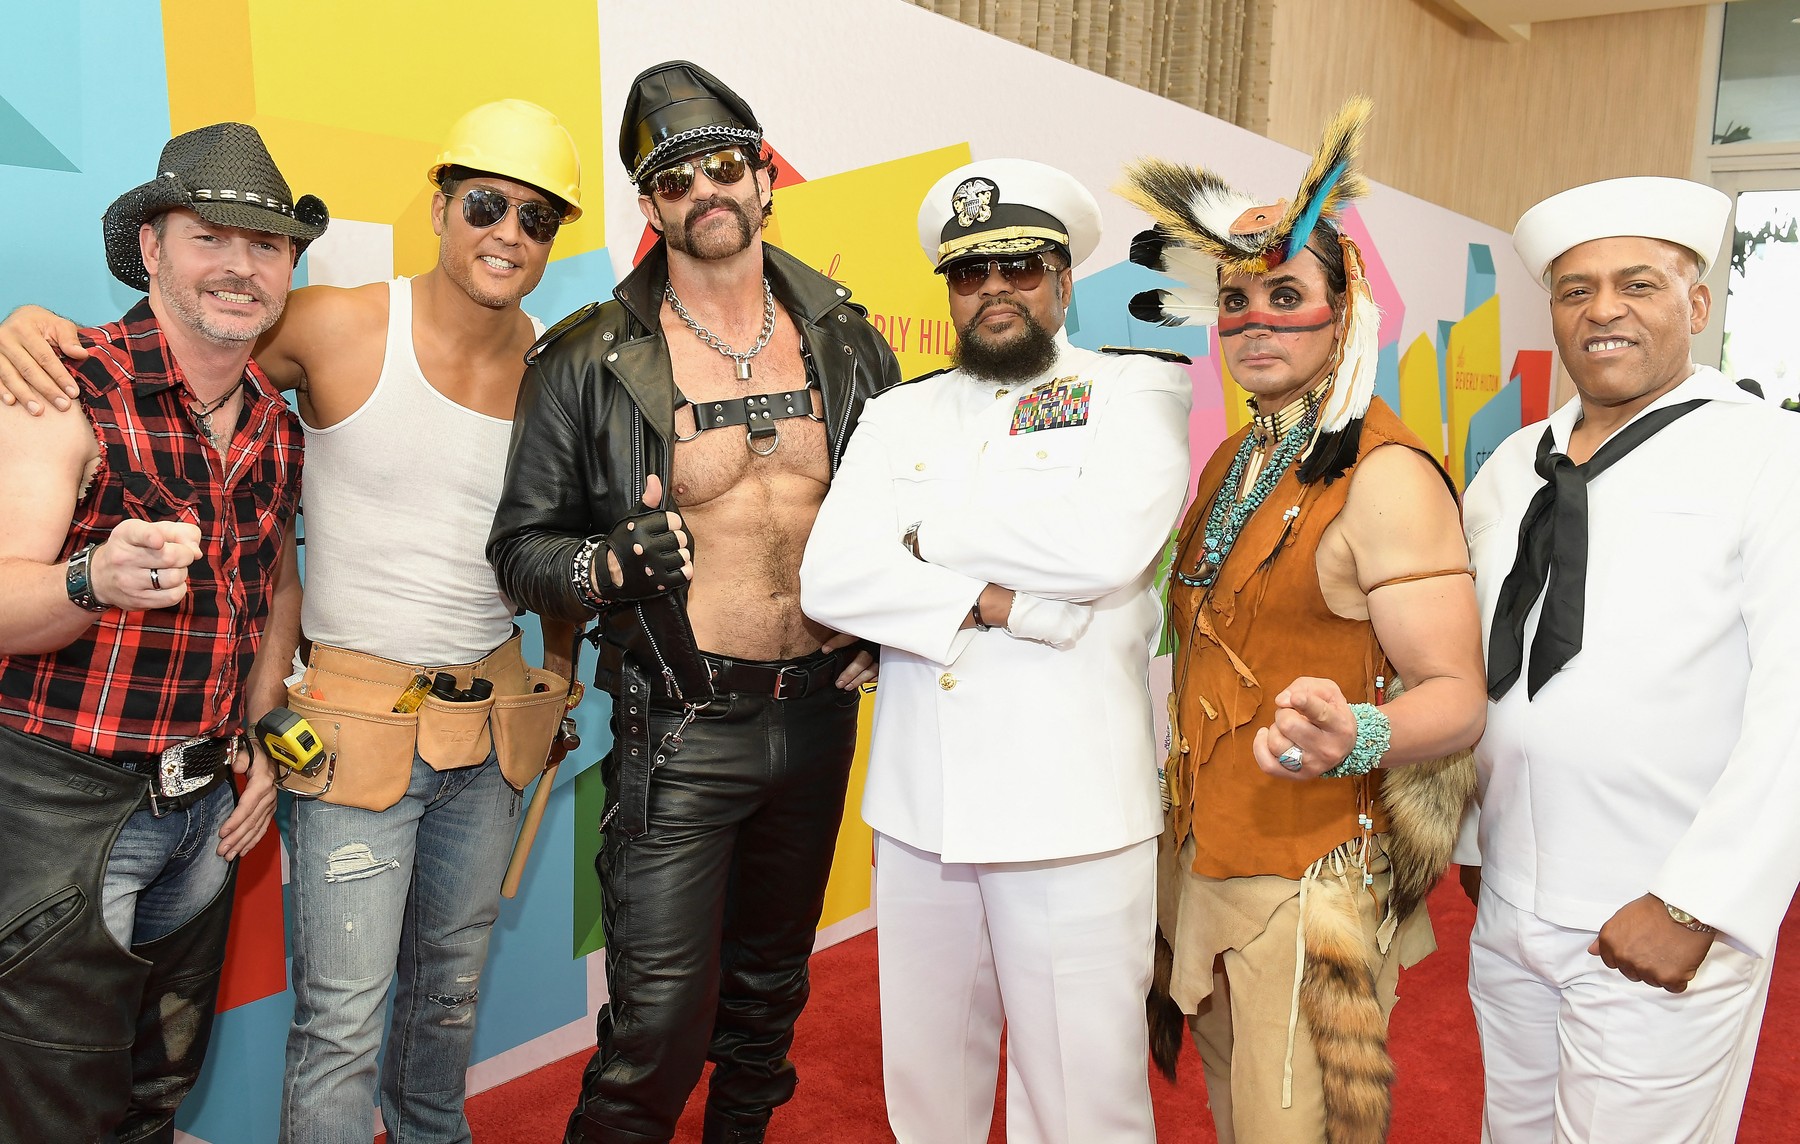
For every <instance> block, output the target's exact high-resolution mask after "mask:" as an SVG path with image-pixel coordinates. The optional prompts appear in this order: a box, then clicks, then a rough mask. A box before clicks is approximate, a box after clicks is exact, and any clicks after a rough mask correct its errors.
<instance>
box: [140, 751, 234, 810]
mask: <svg viewBox="0 0 1800 1144" xmlns="http://www.w3.org/2000/svg"><path fill="white" fill-rule="evenodd" d="M237 744H238V739H237V736H235V735H233V736H230V737H228V738H223V739H219V738H198V739H189V740H187V741H186V742H182V743H177V744H175V745H174V746H173V747H170V748H168V749H167V750H165V751H163V752H162V753H161V754H156V755H151V754H126V755H115V756H114V757H113V758H112V760H111V761H112V762H113V763H114V764H115V765H117V766H119V767H121V768H123V769H124V770H127V771H130V772H131V773H132V774H136V775H143V776H144V777H145V778H147V779H149V780H150V789H149V790H148V791H146V792H145V793H144V797H145V799H146V800H148V802H149V804H150V813H151V814H153V815H155V816H156V817H158V818H161V817H162V816H163V815H165V814H168V813H169V812H170V811H175V810H186V809H187V808H188V807H190V806H192V805H194V804H195V803H197V802H199V801H200V800H201V799H203V798H205V797H206V796H207V795H209V794H211V793H212V791H213V788H214V787H216V786H218V785H219V784H220V783H221V782H223V781H225V774H226V769H227V767H228V765H229V764H230V762H231V758H232V755H233V754H235V753H236V751H237Z"/></svg>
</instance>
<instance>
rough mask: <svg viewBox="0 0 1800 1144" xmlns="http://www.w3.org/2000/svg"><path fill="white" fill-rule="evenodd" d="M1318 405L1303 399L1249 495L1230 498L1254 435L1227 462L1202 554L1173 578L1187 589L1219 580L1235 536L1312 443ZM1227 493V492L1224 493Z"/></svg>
mask: <svg viewBox="0 0 1800 1144" xmlns="http://www.w3.org/2000/svg"><path fill="white" fill-rule="evenodd" d="M1319 404H1320V403H1319V402H1318V401H1316V400H1312V395H1311V394H1308V395H1307V400H1306V414H1305V415H1304V416H1303V417H1301V418H1300V420H1299V421H1298V422H1297V423H1296V424H1295V425H1294V426H1293V427H1292V428H1291V429H1289V430H1288V431H1287V432H1286V433H1283V434H1282V436H1281V444H1280V445H1278V446H1277V447H1276V449H1275V453H1274V455H1273V456H1271V457H1270V458H1269V463H1268V464H1266V465H1264V466H1263V468H1262V471H1261V472H1260V473H1258V474H1257V476H1256V483H1255V484H1254V485H1252V486H1251V487H1250V491H1249V493H1247V494H1246V495H1245V496H1243V497H1242V498H1235V499H1234V498H1233V497H1232V496H1231V495H1230V494H1231V493H1232V492H1235V491H1236V490H1237V489H1238V488H1239V487H1240V485H1241V484H1242V482H1243V479H1244V470H1245V469H1246V468H1247V467H1248V466H1249V464H1250V458H1251V455H1252V454H1253V453H1254V452H1255V451H1256V448H1257V434H1255V433H1249V434H1246V435H1245V437H1244V441H1243V444H1241V445H1239V446H1238V451H1237V455H1236V456H1235V457H1233V458H1232V460H1231V469H1230V470H1229V471H1228V472H1227V473H1226V474H1225V483H1224V484H1222V485H1220V486H1219V491H1218V493H1217V494H1215V495H1214V496H1213V502H1212V508H1211V509H1210V510H1209V511H1208V512H1207V514H1206V529H1205V533H1204V535H1203V536H1202V538H1201V545H1202V549H1203V550H1202V552H1201V554H1200V557H1199V559H1197V560H1195V561H1194V570H1193V572H1192V573H1191V574H1190V573H1186V572H1182V571H1181V570H1180V569H1179V568H1178V569H1176V572H1175V578H1176V579H1177V580H1180V581H1181V582H1182V583H1183V584H1186V585H1187V586H1188V587H1190V588H1210V587H1212V586H1213V582H1214V581H1216V580H1217V579H1218V578H1219V569H1220V568H1222V567H1224V564H1225V558H1226V557H1227V556H1229V555H1231V549H1232V546H1233V545H1235V544H1236V543H1237V539H1238V535H1239V534H1240V533H1242V532H1243V531H1244V525H1245V524H1247V523H1249V520H1250V518H1251V517H1252V516H1253V515H1255V513H1256V510H1257V509H1259V508H1261V507H1262V503H1263V502H1264V501H1266V500H1268V499H1269V494H1270V493H1272V492H1274V491H1275V486H1276V485H1277V484H1279V483H1280V481H1281V478H1282V475H1283V474H1285V473H1286V472H1287V471H1288V467H1289V466H1291V465H1292V464H1293V463H1294V458H1296V457H1298V456H1299V455H1300V452H1301V450H1303V449H1305V448H1306V445H1307V442H1309V441H1311V440H1312V434H1313V429H1314V428H1315V427H1316V426H1317V425H1318V423H1319ZM1228 490H1229V492H1228Z"/></svg>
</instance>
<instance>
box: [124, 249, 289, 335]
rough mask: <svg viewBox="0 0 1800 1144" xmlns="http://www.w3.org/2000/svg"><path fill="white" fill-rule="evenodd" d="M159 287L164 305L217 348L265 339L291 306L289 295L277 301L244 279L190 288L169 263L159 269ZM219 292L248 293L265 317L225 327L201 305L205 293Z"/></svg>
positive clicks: (227, 277)
mask: <svg viewBox="0 0 1800 1144" xmlns="http://www.w3.org/2000/svg"><path fill="white" fill-rule="evenodd" d="M156 285H157V290H158V292H159V293H160V294H161V295H162V300H163V304H164V305H166V306H167V307H168V308H169V310H170V311H171V312H172V313H173V314H174V315H175V316H176V317H177V318H179V319H180V320H181V322H182V324H183V325H185V326H188V327H189V328H190V329H192V330H194V332H196V333H198V334H199V335H200V336H201V337H203V338H205V339H206V340H207V341H209V342H212V343H214V344H215V345H233V344H241V343H244V342H254V341H255V340H256V339H257V338H260V337H262V336H263V334H264V333H266V332H267V331H268V329H269V327H270V326H273V325H274V324H275V323H276V322H277V321H279V320H280V319H281V311H282V309H283V307H284V306H285V305H286V303H287V298H286V296H285V295H284V296H282V297H280V298H276V297H274V296H272V295H271V294H269V293H268V292H267V291H265V290H261V289H259V288H258V287H257V286H256V284H255V283H254V282H251V281H249V280H248V279H244V278H237V277H233V276H231V275H225V276H224V277H221V278H214V279H212V280H210V281H207V282H201V283H198V284H193V285H190V284H189V283H188V282H186V281H185V280H183V279H182V278H181V277H180V276H179V275H178V274H177V273H176V271H175V268H174V267H173V266H172V265H170V263H169V262H168V261H166V260H165V261H164V262H163V263H162V264H161V265H160V266H158V267H157V268H156ZM215 290H223V291H225V292H227V293H230V294H248V295H249V296H250V297H252V298H254V299H256V301H257V302H258V303H260V304H261V305H262V317H261V318H259V319H257V320H256V321H255V322H254V323H248V324H246V323H236V324H232V325H225V324H223V323H221V322H220V321H219V320H218V319H217V318H215V317H214V316H213V315H211V314H209V313H207V312H206V307H205V306H204V305H203V304H202V303H201V301H200V296H201V295H202V294H207V293H211V292H212V291H215Z"/></svg>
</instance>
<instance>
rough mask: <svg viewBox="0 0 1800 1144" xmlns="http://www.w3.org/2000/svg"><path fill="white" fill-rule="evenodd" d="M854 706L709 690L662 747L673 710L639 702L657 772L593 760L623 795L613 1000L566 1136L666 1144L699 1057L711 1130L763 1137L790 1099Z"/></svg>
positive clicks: (605, 902) (611, 962)
mask: <svg viewBox="0 0 1800 1144" xmlns="http://www.w3.org/2000/svg"><path fill="white" fill-rule="evenodd" d="M857 702H858V694H857V692H856V691H854V690H852V691H848V692H845V691H841V690H839V689H838V688H836V687H831V686H825V687H823V688H821V689H820V690H819V691H817V692H815V693H813V694H809V695H807V696H805V697H803V698H798V699H780V700H777V699H770V698H767V697H762V696H749V695H735V696H721V697H720V698H718V699H716V700H714V701H713V702H712V703H711V704H709V705H708V706H706V707H705V708H703V709H701V712H700V713H699V715H698V716H697V717H696V718H695V720H694V722H693V723H692V724H691V725H690V726H689V727H688V728H687V730H686V731H685V732H684V733H683V737H682V743H681V746H680V748H679V749H678V750H674V751H670V750H668V748H667V746H664V747H660V748H659V747H658V746H657V745H658V744H659V743H660V742H662V739H663V735H664V734H665V733H666V732H668V731H671V730H673V729H674V728H675V727H676V726H677V725H679V723H680V716H679V715H678V714H675V713H666V714H665V713H663V712H653V713H652V718H651V723H652V726H651V736H650V743H651V746H652V749H653V754H654V753H656V752H659V751H660V753H661V754H662V757H663V762H662V764H661V765H660V766H659V767H657V768H656V769H655V770H654V771H650V770H649V768H626V769H625V772H624V773H623V774H621V770H620V767H619V765H618V761H617V759H616V758H615V757H614V756H612V755H609V756H608V757H607V758H606V759H604V760H602V762H601V767H602V768H603V769H602V772H601V773H602V776H603V777H604V779H605V782H606V812H607V813H612V812H613V810H614V807H615V806H616V805H618V804H621V803H622V804H624V805H623V809H622V810H621V811H620V812H619V813H618V814H617V815H616V816H615V817H614V819H613V820H612V821H611V823H610V824H609V825H608V827H607V829H606V833H605V838H604V840H603V843H602V847H601V851H600V856H599V858H598V859H597V860H596V862H595V868H596V869H597V870H598V871H599V874H600V889H601V919H602V922H603V923H604V926H605V930H606V951H605V958H606V981H607V987H608V993H609V1000H608V1001H607V1003H606V1005H605V1006H604V1007H602V1008H601V1010H600V1019H599V1022H598V1027H597V1030H596V1033H597V1038H596V1039H597V1041H598V1045H597V1047H596V1049H595V1052H594V1055H593V1057H592V1059H590V1060H589V1062H588V1065H587V1069H586V1071H585V1073H584V1074H583V1075H582V1084H581V1097H580V1100H579V1103H578V1104H577V1105H576V1108H575V1112H574V1114H573V1115H572V1116H571V1117H570V1119H569V1130H568V1135H567V1137H566V1138H565V1139H566V1141H567V1142H568V1144H652V1142H655V1144H661V1142H663V1141H667V1140H669V1139H670V1138H671V1137H672V1136H673V1135H674V1132H675V1122H676V1120H677V1118H678V1117H679V1116H680V1115H681V1110H682V1107H683V1105H684V1104H685V1103H686V1102H687V1097H688V1093H689V1092H691V1091H692V1090H693V1087H694V1084H695V1082H696V1081H698V1079H699V1077H700V1071H701V1068H702V1066H703V1065H704V1063H705V1062H706V1061H707V1060H711V1061H712V1062H713V1073H712V1079H711V1083H710V1087H709V1089H708V1093H707V1109H706V1133H707V1139H708V1140H732V1141H735V1140H749V1141H755V1140H761V1139H762V1128H763V1126H764V1125H766V1124H767V1122H768V1119H769V1115H770V1113H771V1111H772V1110H773V1109H774V1108H775V1106H776V1105H779V1104H781V1103H783V1102H784V1101H786V1100H788V1099H789V1098H790V1097H792V1096H793V1094H794V1084H795V1077H794V1066H793V1063H792V1062H791V1061H789V1060H788V1059H787V1051H788V1048H789V1046H790V1045H792V1044H793V1039H794V1021H795V1019H796V1018H798V1017H799V1015H800V1010H801V1008H802V1007H803V1006H804V1005H805V1004H806V996H807V989H808V982H807V968H806V965H807V959H808V957H809V956H810V955H811V953H812V947H813V936H814V933H815V931H816V930H817V928H818V924H819V914H820V911H821V910H822V909H823V906H824V899H825V882H826V878H827V876H828V875H829V874H830V871H831V862H832V856H833V854H834V852H835V849H836V845H837V833H838V824H839V822H840V821H841V820H842V818H843V813H844V788H845V784H846V782H847V780H848V778H849V773H850V762H851V757H852V755H853V754H854V753H855V749H856V713H857ZM615 722H616V720H615ZM646 775H647V778H646V777H645V776H646ZM640 812H641V813H640Z"/></svg>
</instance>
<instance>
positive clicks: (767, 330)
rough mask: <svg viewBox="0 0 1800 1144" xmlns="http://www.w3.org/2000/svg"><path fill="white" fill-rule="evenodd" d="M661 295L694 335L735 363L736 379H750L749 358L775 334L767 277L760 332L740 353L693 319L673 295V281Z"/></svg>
mask: <svg viewBox="0 0 1800 1144" xmlns="http://www.w3.org/2000/svg"><path fill="white" fill-rule="evenodd" d="M663 297H665V298H667V299H668V300H669V305H670V306H672V307H674V309H675V316H676V317H678V318H680V319H681V320H682V321H683V322H686V323H687V328H688V329H690V330H692V331H694V336H695V337H697V338H699V339H700V340H701V341H703V342H705V343H706V344H707V345H709V346H711V347H712V348H713V349H715V350H718V351H719V352H720V353H722V354H724V355H725V356H726V357H728V358H730V359H731V360H732V361H734V362H736V363H737V379H738V380H739V381H749V380H750V359H751V358H753V357H755V356H756V355H757V354H759V353H762V351H763V347H764V346H766V345H768V344H769V339H770V338H771V337H773V336H774V335H775V292H774V291H773V290H771V289H769V280H768V279H767V278H764V279H763V324H762V334H761V335H760V336H759V337H758V338H757V339H756V344H755V345H753V346H751V347H750V348H749V349H747V350H745V351H743V352H742V353H739V352H738V351H737V350H734V349H732V348H731V347H730V346H729V345H727V344H726V343H725V341H724V339H722V338H720V337H719V335H717V334H715V333H713V332H712V331H711V330H709V329H707V328H706V327H705V326H702V325H701V324H700V323H699V322H696V321H694V318H693V315H691V314H689V313H688V312H687V307H685V306H683V305H682V304H681V299H680V298H677V297H676V296H675V283H673V282H671V283H669V284H668V285H666V286H664V287H663Z"/></svg>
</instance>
